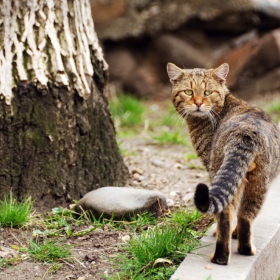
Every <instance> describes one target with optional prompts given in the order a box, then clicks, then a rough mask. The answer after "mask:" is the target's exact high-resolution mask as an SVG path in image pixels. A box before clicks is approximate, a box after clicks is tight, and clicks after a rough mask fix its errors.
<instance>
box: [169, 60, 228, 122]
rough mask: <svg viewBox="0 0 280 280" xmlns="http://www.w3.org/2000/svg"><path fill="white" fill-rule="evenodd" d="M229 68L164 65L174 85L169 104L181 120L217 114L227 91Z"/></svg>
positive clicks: (224, 66)
mask: <svg viewBox="0 0 280 280" xmlns="http://www.w3.org/2000/svg"><path fill="white" fill-rule="evenodd" d="M228 70H229V66H228V64H227V63H224V64H222V65H221V66H219V67H218V68H216V69H198V68H195V69H180V68H179V67H177V66H176V65H174V64H172V63H168V64H167V73H168V75H169V78H170V81H171V83H172V85H173V88H172V100H173V103H174V106H175V108H176V110H177V111H178V112H179V114H181V115H182V116H183V117H184V118H187V116H189V115H194V116H208V117H209V118H210V119H212V117H211V115H212V116H213V115H215V114H216V113H219V112H220V111H221V110H222V108H223V106H224V100H225V97H226V95H227V94H228V89H227V87H226V85H225V82H226V77H227V74H228Z"/></svg>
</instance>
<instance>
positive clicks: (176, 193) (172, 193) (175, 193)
mask: <svg viewBox="0 0 280 280" xmlns="http://www.w3.org/2000/svg"><path fill="white" fill-rule="evenodd" d="M169 194H170V195H171V196H177V195H178V194H180V192H178V191H172V192H170V193H169Z"/></svg>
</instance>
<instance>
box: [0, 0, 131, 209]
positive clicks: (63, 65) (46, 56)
mask: <svg viewBox="0 0 280 280" xmlns="http://www.w3.org/2000/svg"><path fill="white" fill-rule="evenodd" d="M0 13H1V16H0V19H1V20H0V77H1V81H0V197H3V195H4V194H7V193H8V192H9V191H10V190H11V189H12V190H13V192H14V194H15V195H16V196H17V197H18V198H19V199H20V198H22V197H23V196H25V195H27V194H28V193H30V194H31V195H32V197H33V198H36V199H37V203H40V202H41V200H43V202H45V203H46V205H48V206H52V205H54V204H55V203H56V202H55V200H54V199H53V198H57V199H61V201H71V200H72V199H79V198H80V197H81V196H82V195H84V194H85V193H86V192H87V191H90V190H93V189H96V188H98V187H102V186H106V185H122V184H123V183H124V181H125V176H126V173H127V169H126V167H125V165H124V163H123V160H122V158H121V156H120V154H119V151H118V147H117V144H116V140H115V130H114V125H113V123H112V120H111V115H110V112H109V110H108V104H107V99H106V96H105V93H106V83H107V76H108V73H107V71H108V66H107V64H106V62H105V60H104V59H103V53H102V50H101V48H100V46H99V43H98V39H97V36H96V33H95V31H94V26H93V22H92V18H91V12H90V6H89V3H88V1H87V0H80V1H79V0H68V1H67V0H58V1H55V0H47V1H41V0H33V1H31V0H30V1H20V0H13V1H7V0H4V1H1V2H0Z"/></svg>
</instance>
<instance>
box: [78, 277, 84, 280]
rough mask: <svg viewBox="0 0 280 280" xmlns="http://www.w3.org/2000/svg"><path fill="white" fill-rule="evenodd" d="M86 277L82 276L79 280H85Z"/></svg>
mask: <svg viewBox="0 0 280 280" xmlns="http://www.w3.org/2000/svg"><path fill="white" fill-rule="evenodd" d="M85 279H86V277H84V276H82V277H79V278H78V279H77V280H85Z"/></svg>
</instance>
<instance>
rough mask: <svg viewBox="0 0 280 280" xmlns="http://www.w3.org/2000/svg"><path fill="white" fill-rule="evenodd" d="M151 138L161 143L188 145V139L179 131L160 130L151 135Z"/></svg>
mask: <svg viewBox="0 0 280 280" xmlns="http://www.w3.org/2000/svg"><path fill="white" fill-rule="evenodd" d="M152 139H153V140H154V141H156V143H158V144H160V145H163V144H179V145H188V143H189V142H188V139H187V136H186V135H182V134H181V133H180V131H178V130H176V131H164V130H163V131H161V132H159V133H158V134H157V135H155V136H152Z"/></svg>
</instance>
